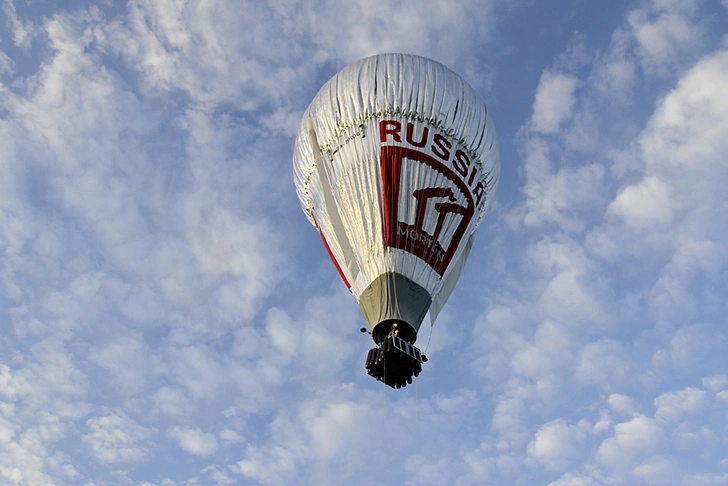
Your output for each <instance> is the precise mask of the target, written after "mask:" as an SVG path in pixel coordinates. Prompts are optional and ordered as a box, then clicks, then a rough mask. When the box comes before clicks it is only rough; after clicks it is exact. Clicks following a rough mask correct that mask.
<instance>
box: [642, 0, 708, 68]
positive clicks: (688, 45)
mask: <svg viewBox="0 0 728 486" xmlns="http://www.w3.org/2000/svg"><path fill="white" fill-rule="evenodd" d="M697 10H698V5H697V2H695V1H692V0H689V1H675V0H655V1H653V2H648V5H647V6H644V7H641V8H637V9H635V10H633V11H632V12H630V14H629V15H628V22H629V25H630V27H631V28H632V29H633V33H634V36H635V39H636V41H637V46H638V47H637V49H638V52H639V54H640V56H641V58H642V62H643V64H644V65H645V66H647V67H648V68H650V69H658V70H662V69H666V68H668V67H672V66H674V65H675V64H676V63H677V62H678V60H680V58H681V57H683V56H686V55H689V56H690V57H692V56H691V55H692V54H693V52H694V51H696V50H698V48H699V47H700V44H701V41H702V38H703V35H704V27H703V26H701V24H700V23H699V22H698V21H696V19H695V18H694V14H695V13H696V11H697Z"/></svg>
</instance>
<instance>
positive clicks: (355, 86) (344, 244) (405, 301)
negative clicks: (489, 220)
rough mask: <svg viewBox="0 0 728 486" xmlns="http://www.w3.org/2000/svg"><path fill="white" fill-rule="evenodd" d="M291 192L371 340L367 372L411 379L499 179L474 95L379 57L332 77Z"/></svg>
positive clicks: (303, 144)
mask: <svg viewBox="0 0 728 486" xmlns="http://www.w3.org/2000/svg"><path fill="white" fill-rule="evenodd" d="M293 174H294V181H295V186H296V191H297V193H298V197H299V199H300V202H301V207H302V208H303V211H304V213H305V214H306V216H307V217H308V219H309V220H310V222H311V224H313V226H314V227H315V228H316V229H318V231H319V233H320V235H321V239H322V241H323V244H324V246H325V248H326V250H327V251H328V253H329V256H330V257H331V260H332V262H333V263H334V265H335V267H336V269H337V270H338V272H339V274H340V275H341V278H342V280H343V281H344V283H345V284H346V286H347V287H348V288H349V290H350V291H351V293H352V294H353V295H354V297H356V299H357V301H358V303H359V307H360V309H361V311H362V314H363V315H364V318H365V319H366V322H367V325H368V327H369V330H370V332H371V335H372V338H373V339H374V342H375V344H376V345H377V346H376V347H375V348H373V349H371V350H370V351H369V354H368V356H367V362H366V369H367V372H368V373H369V374H370V375H372V376H373V377H375V378H376V379H378V380H380V381H382V382H384V383H386V384H387V385H389V386H391V387H393V388H395V387H396V388H400V387H402V386H405V385H406V384H407V383H411V382H412V376H418V375H419V373H420V371H421V369H422V367H421V364H422V362H424V361H426V358H425V357H424V355H423V354H422V353H421V351H420V350H419V349H418V348H416V347H415V346H414V344H415V341H416V339H417V332H418V331H419V329H420V325H421V324H422V321H423V320H424V318H425V316H426V314H427V312H428V311H429V313H430V319H431V322H432V323H434V322H435V319H436V318H437V315H438V314H439V312H440V311H441V309H442V307H443V306H444V304H445V302H446V301H447V299H448V298H449V297H450V294H451V293H452V291H453V289H454V287H455V284H456V283H457V281H458V279H459V278H460V274H461V272H462V269H463V266H464V265H465V261H466V260H467V258H468V253H469V252H470V249H471V248H472V245H473V238H474V234H475V230H476V229H477V228H478V226H479V224H480V222H481V220H482V219H483V216H484V215H485V213H486V211H487V210H488V207H489V206H490V204H491V201H492V198H493V196H494V194H495V190H496V187H497V185H498V179H499V175H500V156H499V151H498V140H497V137H496V133H495V129H494V126H493V121H492V120H491V117H490V113H489V112H488V110H487V109H486V106H485V104H484V103H483V101H482V99H481V98H480V96H478V94H477V93H476V92H475V90H474V89H473V88H472V87H471V86H470V85H469V84H467V83H466V82H465V81H464V80H463V79H462V78H460V77H459V76H458V75H457V74H455V73H454V72H453V71H451V70H450V69H448V68H447V67H445V66H443V65H442V64H440V63H438V62H435V61H432V60H430V59H427V58H424V57H420V56H415V55H408V54H381V55H376V56H372V57H368V58H365V59H362V60H360V61H358V62H355V63H354V64H351V65H349V66H347V67H345V68H344V69H342V70H341V71H340V72H339V73H337V74H336V75H334V77H332V78H331V79H330V80H329V81H328V82H327V83H326V84H324V86H323V87H322V88H321V90H320V91H319V92H318V94H317V95H316V96H315V97H314V99H313V101H312V102H311V104H310V105H309V107H308V108H307V109H306V111H305V112H304V114H303V119H302V121H301V124H300V127H299V129H298V134H297V137H296V142H295V148H294V155H293Z"/></svg>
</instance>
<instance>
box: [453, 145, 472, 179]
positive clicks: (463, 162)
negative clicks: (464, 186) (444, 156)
mask: <svg viewBox="0 0 728 486" xmlns="http://www.w3.org/2000/svg"><path fill="white" fill-rule="evenodd" d="M452 166H453V167H455V170H457V171H458V172H459V173H460V175H461V176H463V177H466V176H467V175H468V167H470V159H469V158H468V156H467V155H465V152H463V151H462V150H459V149H458V151H457V152H455V160H453V161H452Z"/></svg>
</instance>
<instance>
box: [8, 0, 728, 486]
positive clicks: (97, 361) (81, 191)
mask: <svg viewBox="0 0 728 486" xmlns="http://www.w3.org/2000/svg"><path fill="white" fill-rule="evenodd" d="M0 4H1V5H2V14H0V171H1V172H0V173H1V174H2V176H1V177H0V331H1V332H0V484H8V485H16V484H17V485H48V484H56V485H97V486H101V485H119V484H129V485H137V486H151V485H157V486H173V485H179V486H182V485H203V484H204V485H207V484H212V485H228V484H233V485H234V484H241V485H258V484H261V485H277V484H322V485H327V484H331V485H338V484H353V485H369V484H406V485H443V484H454V485H471V484H512V485H550V486H597V485H690V486H693V485H701V486H702V485H725V484H727V483H728V439H726V437H728V359H726V355H728V337H727V336H726V330H725V323H726V317H725V316H726V315H728V305H727V304H726V298H725V296H726V294H727V293H728V195H727V194H728V193H726V191H725V188H724V185H725V182H726V181H728V163H727V162H726V161H727V160H728V92H727V91H726V86H728V36H727V34H728V28H727V27H728V2H726V0H722V1H718V0H713V1H710V0H704V1H698V0H644V1H638V0H635V1H615V2H587V1H583V0H570V1H559V2H556V1H555V2H548V4H547V3H546V2H536V1H532V0H528V1H527V0H513V1H507V2H506V1H500V0H479V1H453V2H437V1H429V0H428V1H421V2H415V1H404V2H394V1H386V0H375V1H367V2H340V1H331V0H326V1H322V2H314V1H308V0H278V1H272V0H271V1H268V2H264V1H260V2H237V1H203V2H186V1H183V0H166V1H152V0H138V1H133V2H129V3H124V2H104V3H99V4H95V3H94V2H83V1H77V2H38V1H36V2H31V1H28V0H2V2H1V3H0ZM380 52H409V53H414V54H419V55H424V56H427V57H430V58H433V59H435V60H437V61H440V62H442V63H444V64H445V65H447V66H448V67H450V68H451V69H453V70H454V71H456V72H457V73H459V74H460V75H461V76H463V77H464V78H465V79H466V80H467V81H468V82H469V83H470V84H471V85H472V86H473V87H474V88H475V89H476V91H478V93H479V94H480V95H481V96H482V97H483V99H484V100H485V102H486V104H487V105H488V107H489V109H490V110H491V114H492V116H493V119H494V121H495V124H496V128H497V130H498V135H499V139H500V147H501V161H502V177H501V181H500V186H499V189H498V193H497V195H496V200H495V203H494V205H493V206H492V208H491V211H490V213H489V214H488V215H487V216H486V218H485V219H484V221H483V224H482V225H481V227H480V229H479V231H478V235H477V239H476V242H475V245H474V247H473V250H472V252H471V254H470V259H469V262H468V266H467V268H466V270H465V272H464V273H463V276H462V279H461V281H460V283H459V285H458V287H457V289H456V291H455V292H454V294H453V296H452V298H451V299H450V301H449V303H448V305H447V306H446V307H445V309H444V310H443V312H442V314H441V315H440V317H439V318H438V321H437V323H436V325H435V326H434V328H432V330H431V334H430V329H429V328H428V327H427V326H423V329H422V330H421V331H420V340H419V341H418V345H419V346H420V347H421V348H423V349H426V353H427V355H428V356H429V358H430V361H429V362H428V363H427V364H426V365H425V367H424V371H423V373H422V374H421V375H420V377H419V378H418V379H417V380H416V381H415V384H413V386H408V387H407V388H404V389H401V390H392V389H389V388H386V387H385V386H384V385H382V384H381V383H378V382H376V381H374V380H373V379H372V378H370V377H368V376H367V375H366V372H365V370H364V359H365V356H366V352H367V350H368V349H369V347H370V346H371V341H370V338H369V337H368V336H366V335H364V334H360V333H359V328H360V327H362V326H363V325H364V319H363V317H362V315H361V313H360V311H359V309H358V307H357V304H356V302H355V300H354V299H353V298H352V297H351V295H349V294H348V292H347V290H346V288H345V286H344V285H343V284H342V282H341V280H340V279H339V277H338V275H337V273H336V270H335V269H334V267H333V265H332V264H331V262H330V261H329V260H328V256H327V254H326V251H325V249H324V248H323V246H322V245H321V241H320V238H319V236H318V234H317V233H316V231H315V230H314V229H313V228H312V227H311V226H310V225H309V223H308V221H307V220H306V217H305V215H304V214H303V213H302V212H301V210H300V207H299V204H298V200H297V198H296V195H295V190H294V187H293V181H292V176H291V171H292V168H291V157H292V149H293V142H294V136H295V132H296V129H297V127H298V123H299V122H300V118H301V115H302V113H303V111H304V110H305V108H306V106H307V105H308V103H309V102H310V101H311V99H312V98H313V96H314V95H315V93H316V92H317V91H318V89H319V88H320V87H321V85H322V84H323V83H324V82H325V81H326V80H327V79H328V78H329V77H331V76H332V75H333V74H334V73H336V72H337V71H338V70H339V69H341V68H343V67H344V66H346V65H347V64H349V63H351V62H353V61H356V60H357V59H360V58H362V57H365V56H368V55H372V54H376V53H380Z"/></svg>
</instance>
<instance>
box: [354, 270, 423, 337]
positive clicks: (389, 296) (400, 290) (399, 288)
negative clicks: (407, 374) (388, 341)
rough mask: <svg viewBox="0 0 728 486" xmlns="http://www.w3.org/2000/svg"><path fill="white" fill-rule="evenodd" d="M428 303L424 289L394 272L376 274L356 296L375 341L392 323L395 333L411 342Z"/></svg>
mask: <svg viewBox="0 0 728 486" xmlns="http://www.w3.org/2000/svg"><path fill="white" fill-rule="evenodd" d="M431 303H432V298H431V297H430V294H429V293H428V292H427V290H425V289H424V288H423V287H422V286H420V285H418V284H416V283H415V282H413V281H412V280H410V279H408V278H407V277H405V276H403V275H401V274H399V273H394V272H389V273H384V274H382V275H380V276H379V277H377V278H376V279H375V280H374V281H373V282H372V283H371V285H369V286H368V287H367V288H366V289H364V291H363V292H362V293H361V296H360V297H359V307H360V308H361V311H362V314H364V317H365V318H366V320H367V324H368V325H369V329H370V330H371V331H372V337H373V338H374V341H375V342H377V343H379V342H381V341H382V340H383V339H384V338H385V337H386V336H387V334H389V332H390V331H391V327H392V324H394V323H396V324H397V326H398V330H399V336H400V337H402V338H403V339H405V340H406V341H408V342H409V343H411V344H414V342H415V340H416V339H417V331H418V330H419V329H420V324H422V320H423V319H424V318H425V315H426V314H427V310H428V309H429V308H430V304H431Z"/></svg>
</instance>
